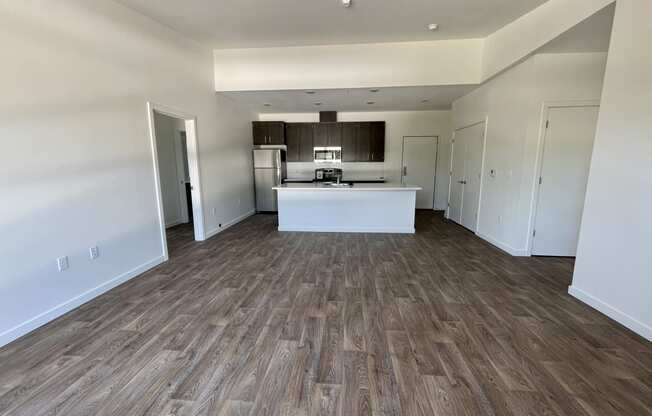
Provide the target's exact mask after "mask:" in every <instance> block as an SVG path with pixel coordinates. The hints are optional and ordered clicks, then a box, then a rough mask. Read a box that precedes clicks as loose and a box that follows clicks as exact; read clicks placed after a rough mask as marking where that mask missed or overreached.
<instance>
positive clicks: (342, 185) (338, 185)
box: [324, 182, 353, 188]
mask: <svg viewBox="0 0 652 416" xmlns="http://www.w3.org/2000/svg"><path fill="white" fill-rule="evenodd" d="M324 186H328V187H330V188H351V187H352V186H353V183H351V182H340V183H335V182H332V183H330V182H329V183H325V184H324Z"/></svg>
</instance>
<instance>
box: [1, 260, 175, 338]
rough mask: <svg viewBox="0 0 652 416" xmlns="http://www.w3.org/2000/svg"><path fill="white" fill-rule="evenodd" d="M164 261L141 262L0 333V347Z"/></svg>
mask: <svg viewBox="0 0 652 416" xmlns="http://www.w3.org/2000/svg"><path fill="white" fill-rule="evenodd" d="M164 261H166V258H165V257H164V256H160V257H157V258H155V259H153V260H150V261H148V262H147V263H144V264H141V265H140V266H138V267H136V268H134V269H131V270H129V271H128V272H125V273H123V274H121V275H120V276H118V277H115V278H113V279H111V280H109V281H108V282H104V283H102V284H101V285H99V286H97V287H95V288H93V289H91V290H88V291H86V292H84V293H82V294H80V295H77V296H75V297H74V298H72V299H70V300H67V301H65V302H63V303H61V304H59V305H57V306H55V307H54V308H52V309H49V310H47V311H45V312H43V313H40V314H38V315H36V316H35V317H33V318H31V319H29V320H27V321H25V322H23V323H21V324H18V325H16V326H15V327H13V328H11V329H8V330H6V331H4V332H2V333H0V347H2V346H4V345H7V344H9V343H10V342H12V341H14V340H16V339H18V338H20V337H22V336H23V335H25V334H27V333H29V332H31V331H33V330H35V329H36V328H38V327H40V326H43V325H45V324H47V323H48V322H50V321H53V320H55V319H56V318H58V317H60V316H61V315H63V314H65V313H68V312H70V311H71V310H73V309H75V308H77V307H78V306H81V305H83V304H84V303H86V302H88V301H90V300H92V299H94V298H96V297H98V296H100V295H101V294H103V293H106V292H108V291H109V290H111V289H113V288H114V287H116V286H119V285H121V284H122V283H124V282H126V281H128V280H131V279H133V278H134V277H136V276H138V275H140V274H142V273H145V272H146V271H148V270H149V269H151V268H153V267H156V266H158V265H159V264H161V263H163V262H164Z"/></svg>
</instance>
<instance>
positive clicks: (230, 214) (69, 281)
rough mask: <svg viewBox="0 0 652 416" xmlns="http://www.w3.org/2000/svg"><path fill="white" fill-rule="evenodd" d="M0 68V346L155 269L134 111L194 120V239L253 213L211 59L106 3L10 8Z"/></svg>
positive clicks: (142, 125) (2, 22)
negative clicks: (198, 178) (199, 225)
mask: <svg viewBox="0 0 652 416" xmlns="http://www.w3.org/2000/svg"><path fill="white" fill-rule="evenodd" d="M0 61H1V62H2V65H0V79H2V80H3V81H4V82H3V83H2V85H3V87H2V94H1V95H0V137H2V140H3V150H2V152H0V170H1V172H0V173H1V174H0V195H2V203H0V235H1V236H2V238H0V345H1V344H4V343H6V342H8V341H10V340H12V339H14V338H15V337H17V336H19V335H21V334H23V333H25V332H26V331H29V330H31V329H33V328H35V327H37V326H39V325H41V324H43V323H45V322H47V321H48V320H50V319H52V318H54V317H56V316H58V315H60V314H61V313H63V312H65V311H67V310H69V309H71V308H73V307H75V306H77V305H78V304H80V303H83V302H85V301H86V300H89V299H90V298H92V297H94V296H95V295H97V294H99V293H101V292H103V291H105V290H108V289H110V288H111V287H113V286H114V285H116V284H118V283H121V282H122V281H124V280H126V279H128V278H131V277H133V276H135V275H137V274H138V273H140V272H142V271H143V270H146V269H147V268H149V267H152V266H153V265H155V264H158V263H159V262H161V261H162V255H163V253H162V242H161V240H160V233H159V224H158V213H157V207H156V197H155V190H154V170H153V160H152V152H151V145H150V140H149V130H148V121H147V108H146V102H147V101H149V100H151V101H153V102H156V103H159V104H162V105H165V106H169V107H172V108H176V109H179V110H181V111H183V112H185V113H190V114H194V115H196V116H197V120H198V121H197V123H198V134H199V152H200V170H201V175H202V180H203V183H202V186H203V188H202V194H203V197H204V204H205V217H206V218H205V222H206V229H207V231H208V232H210V231H211V230H217V229H218V223H223V224H227V223H229V222H231V221H234V220H237V219H238V218H240V217H241V216H243V215H246V214H247V213H248V212H250V211H252V210H253V209H254V204H253V189H252V167H251V153H250V151H251V127H250V120H252V119H253V118H254V117H255V116H254V115H253V114H249V113H247V112H244V111H242V110H240V109H238V108H237V107H236V106H235V104H234V103H233V102H231V101H230V100H229V99H227V98H224V97H220V96H218V97H216V95H215V90H214V84H213V74H212V52H211V51H209V50H205V49H203V48H200V47H198V46H197V45H196V44H194V43H192V42H190V41H187V40H185V39H183V38H181V37H179V36H178V35H177V34H176V33H174V32H171V31H170V30H168V29H166V28H165V27H163V26H161V25H159V24H157V23H155V22H153V21H151V20H149V19H147V18H144V17H142V16H141V15H138V14H136V13H134V12H132V11H130V10H129V9H126V8H124V7H122V6H120V5H118V4H117V3H114V2H111V1H104V0H96V1H92V2H88V1H86V0H62V1H58V2H56V5H53V4H51V3H50V2H45V1H22V2H2V3H1V4H0ZM213 209H214V210H215V213H216V214H215V215H213V214H212V210H213ZM95 244H97V245H99V248H100V258H98V259H97V260H95V261H91V260H90V259H89V256H88V248H89V247H90V246H92V245H95ZM64 255H67V256H69V260H70V269H69V270H67V271H65V272H62V273H60V272H58V271H57V268H56V262H55V259H56V258H57V257H59V256H64Z"/></svg>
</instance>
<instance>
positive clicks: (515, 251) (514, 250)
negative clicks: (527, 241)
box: [476, 233, 530, 257]
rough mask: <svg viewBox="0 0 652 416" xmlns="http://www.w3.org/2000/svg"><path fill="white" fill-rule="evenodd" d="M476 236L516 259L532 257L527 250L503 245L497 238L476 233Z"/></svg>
mask: <svg viewBox="0 0 652 416" xmlns="http://www.w3.org/2000/svg"><path fill="white" fill-rule="evenodd" d="M476 235H477V236H478V237H480V238H482V239H483V240H485V241H486V242H488V243H489V244H491V245H494V246H496V247H498V248H499V249H501V250H503V251H506V252H507V253H509V254H511V255H512V256H515V257H530V253H528V251H527V249H524V248H523V249H517V248H514V247H512V246H510V245H509V244H505V243H502V242H500V241H498V240H496V239H495V238H493V237H490V236H488V235H484V234H480V233H476Z"/></svg>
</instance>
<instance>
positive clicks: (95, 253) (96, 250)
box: [88, 246, 100, 260]
mask: <svg viewBox="0 0 652 416" xmlns="http://www.w3.org/2000/svg"><path fill="white" fill-rule="evenodd" d="M88 253H89V254H90V256H91V260H95V259H96V258H98V257H100V249H99V248H98V247H97V246H93V247H91V248H89V249H88Z"/></svg>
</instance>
